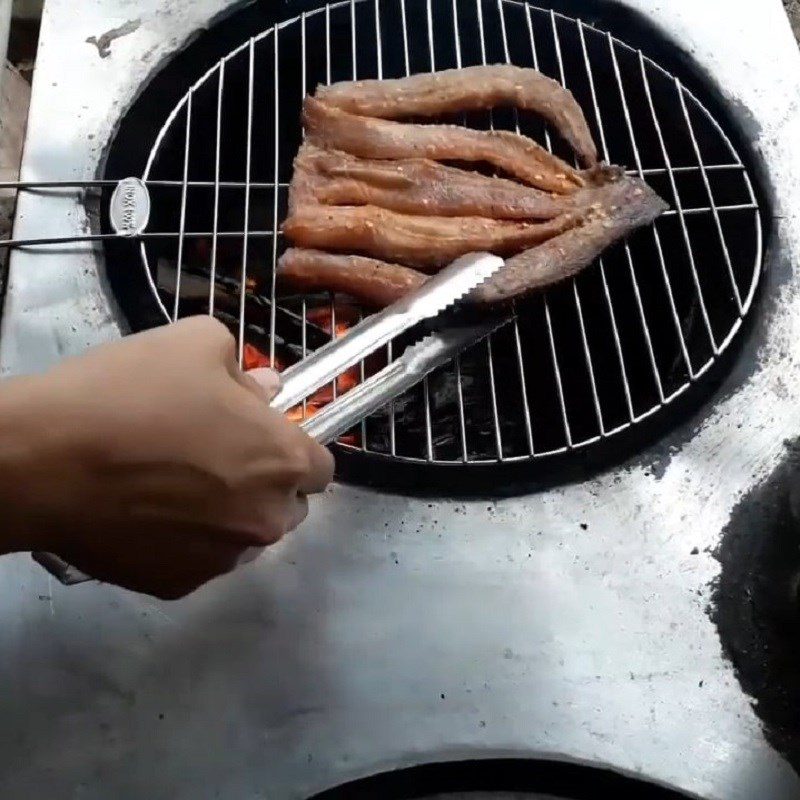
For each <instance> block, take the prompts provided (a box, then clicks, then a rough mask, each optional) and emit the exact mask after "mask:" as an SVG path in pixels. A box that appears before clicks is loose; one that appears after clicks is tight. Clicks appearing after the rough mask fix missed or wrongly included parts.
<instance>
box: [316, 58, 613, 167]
mask: <svg viewBox="0 0 800 800" xmlns="http://www.w3.org/2000/svg"><path fill="white" fill-rule="evenodd" d="M316 97H317V98H318V99H319V100H322V101H323V102H325V103H327V104H328V105H333V106H336V107H337V108H341V109H342V110H343V111H347V112H348V113H350V114H358V115H361V116H364V117H380V118H383V119H402V118H404V117H435V116H439V115H441V114H450V113H457V112H460V111H468V110H473V109H489V108H494V107H496V106H514V107H516V108H522V109H527V110H530V111H534V112H536V113H538V114H540V115H541V116H542V117H544V118H545V119H546V120H547V121H548V122H549V123H551V124H552V125H553V126H554V127H555V128H556V130H557V131H558V132H559V133H560V134H561V136H562V137H563V138H564V139H566V141H567V142H569V144H570V145H571V146H572V148H573V150H574V151H575V153H576V154H577V155H578V157H579V158H580V160H581V162H582V163H583V164H584V165H585V166H592V165H594V164H596V163H597V148H596V146H595V144H594V141H593V140H592V134H591V132H590V131H589V126H588V124H587V122H586V118H585V117H584V115H583V111H582V110H581V107H580V106H579V105H578V103H577V101H576V100H575V98H574V97H573V96H572V93H571V92H570V91H568V90H567V89H565V88H564V87H563V86H562V85H561V84H560V83H557V82H556V81H554V80H552V79H551V78H548V77H547V76H546V75H543V74H542V73H541V72H538V71H537V70H535V69H525V68H522V67H515V66H511V65H510V64H495V65H492V66H478V67H464V68H461V69H451V70H445V71H443V72H434V73H425V74H420V75H412V76H410V77H408V78H400V79H397V80H366V81H343V82H341V83H334V84H333V85H332V86H319V87H318V88H317V92H316Z"/></svg>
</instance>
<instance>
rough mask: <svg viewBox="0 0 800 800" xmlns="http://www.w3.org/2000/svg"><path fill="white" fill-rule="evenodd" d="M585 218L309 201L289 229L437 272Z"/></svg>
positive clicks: (299, 236)
mask: <svg viewBox="0 0 800 800" xmlns="http://www.w3.org/2000/svg"><path fill="white" fill-rule="evenodd" d="M581 219H582V213H578V212H575V213H567V214H561V215H560V216H558V217H556V218H555V219H553V220H548V221H547V222H517V221H508V220H494V219H484V218H483V217H437V216H412V215H409V214H397V213H396V212H394V211H388V210H387V209H385V208H377V207H375V206H315V205H305V206H299V207H298V208H295V210H294V211H293V213H292V214H290V215H289V217H288V219H287V220H286V221H285V222H284V223H283V232H284V234H285V235H286V237H287V238H288V239H289V240H290V241H291V242H292V243H293V244H295V245H297V246H299V247H310V248H317V249H325V250H334V251H340V252H341V251H344V252H351V253H352V252H357V253H362V254H366V255H370V256H375V257H377V258H381V259H386V260H388V261H397V262H399V263H401V264H406V265H408V266H412V267H418V268H419V269H422V270H424V271H425V272H436V271H437V270H438V269H439V268H440V267H442V266H444V265H445V264H449V263H450V262H451V261H453V260H455V259H456V258H458V257H459V256H462V255H464V254H466V253H473V252H478V251H488V252H492V253H496V254H498V255H508V254H511V253H518V252H519V251H520V250H524V249H525V248H528V247H532V246H533V245H535V244H539V243H540V242H543V241H545V240H547V239H550V238H552V237H553V236H557V235H558V234H559V233H563V232H564V231H565V230H568V229H569V228H571V227H574V226H575V225H577V224H578V223H579V222H580V221H581Z"/></svg>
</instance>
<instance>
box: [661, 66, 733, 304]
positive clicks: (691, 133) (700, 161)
mask: <svg viewBox="0 0 800 800" xmlns="http://www.w3.org/2000/svg"><path fill="white" fill-rule="evenodd" d="M675 90H676V91H677V93H678V99H679V100H680V103H681V111H683V118H684V120H685V121H686V128H687V130H688V131H689V137H690V138H691V140H692V149H693V150H694V152H695V155H696V156H697V164H698V166H699V167H700V175H701V176H702V178H703V185H704V186H705V190H706V193H707V194H708V202H709V204H710V206H711V213H712V215H713V217H714V226H715V227H716V229H717V235H718V236H719V242H720V245H721V246H722V254H723V258H724V259H725V268H726V269H727V270H728V277H729V278H730V280H731V287H732V288H733V296H734V298H735V299H736V306H737V308H738V309H739V314H740V315H741V314H742V311H743V310H744V307H743V305H742V296H741V293H740V292H739V285H738V284H737V283H736V277H735V276H734V274H733V264H732V262H731V253H730V250H729V249H728V243H727V241H726V239H725V234H724V232H723V230H722V222H721V220H720V218H719V211H718V210H717V206H716V204H715V202H714V193H713V192H712V191H711V183H710V182H709V180H708V175H707V174H706V170H705V163H704V161H703V156H702V154H701V153H700V145H699V144H698V142H697V136H696V135H695V132H694V125H692V120H691V118H690V117H689V109H688V108H687V107H686V98H685V97H684V94H683V85H682V84H681V82H680V81H679V80H678V79H677V78H675Z"/></svg>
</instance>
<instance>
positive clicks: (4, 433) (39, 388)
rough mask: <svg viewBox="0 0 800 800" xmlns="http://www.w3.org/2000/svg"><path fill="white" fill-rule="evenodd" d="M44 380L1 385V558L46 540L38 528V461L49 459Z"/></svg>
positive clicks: (35, 379)
mask: <svg viewBox="0 0 800 800" xmlns="http://www.w3.org/2000/svg"><path fill="white" fill-rule="evenodd" d="M43 383H44V379H42V378H17V379H12V380H4V381H0V555H4V554H7V553H13V552H20V551H25V550H33V549H36V548H37V547H39V546H40V543H42V541H43V536H42V530H41V529H40V528H39V525H37V516H38V514H37V508H36V499H35V494H36V489H35V481H36V478H37V474H38V473H40V472H41V465H40V463H38V462H41V461H42V460H46V459H47V457H48V456H47V453H46V449H47V448H46V447H45V443H44V435H45V433H44V431H45V429H46V427H47V426H48V424H49V423H50V420H48V418H47V416H48V415H47V414H43V394H44V390H45V387H44V385H43Z"/></svg>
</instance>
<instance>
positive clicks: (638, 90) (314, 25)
mask: <svg viewBox="0 0 800 800" xmlns="http://www.w3.org/2000/svg"><path fill="white" fill-rule="evenodd" d="M498 62H510V63H514V64H517V65H521V66H534V67H537V68H539V69H541V70H543V71H544V72H545V73H547V74H549V75H550V76H551V77H554V78H556V79H557V80H560V81H561V82H562V83H563V84H565V85H566V86H567V87H568V88H570V89H571V90H572V91H573V92H574V93H575V94H576V96H577V97H578V99H579V101H580V102H581V105H582V106H583V107H584V109H585V110H586V113H587V116H588V117H589V121H590V124H591V125H592V128H593V131H594V133H595V137H596V139H597V141H598V143H599V147H600V151H601V155H602V156H603V157H604V158H605V159H606V160H609V161H612V162H615V163H621V164H625V165H628V166H629V167H630V168H631V171H632V172H634V173H635V174H638V175H641V176H642V177H644V178H645V179H646V180H648V181H649V182H650V183H651V185H652V186H653V187H654V188H655V189H656V190H657V191H659V192H660V193H661V195H662V196H663V197H665V198H666V199H667V200H668V201H669V202H670V205H671V208H670V210H669V211H668V212H667V213H666V214H665V215H664V217H663V218H662V219H661V220H660V221H658V222H657V223H656V224H655V225H654V226H653V227H652V228H651V229H650V230H646V231H643V232H641V233H640V234H639V235H637V236H636V237H634V239H633V240H632V241H630V242H629V243H627V244H625V245H624V246H622V247H618V248H616V249H615V250H614V251H613V252H610V253H608V254H607V255H605V256H604V257H603V258H602V259H601V260H600V261H599V262H598V263H597V264H596V265H595V266H594V267H593V268H592V269H590V270H588V271H587V272H586V273H585V274H583V275H580V276H579V277H578V278H576V279H574V280H572V281H570V282H569V283H568V284H567V285H564V286H560V287H558V288H556V289H554V290H552V291H549V292H546V293H544V294H542V295H540V296H537V297H534V298H532V299H530V300H526V301H524V302H521V303H519V304H518V306H517V310H516V311H517V313H516V316H515V319H514V320H513V322H512V323H510V324H509V325H508V326H507V327H506V328H505V329H504V330H502V331H499V332H498V333H496V334H495V335H494V336H493V337H491V338H490V339H488V340H487V341H486V342H485V343H482V344H481V345H479V346H477V347H475V348H474V349H473V350H472V351H470V352H467V353H465V354H464V355H463V356H462V357H461V358H459V359H457V360H456V361H455V363H454V364H453V365H452V366H451V367H448V368H446V369H442V370H440V371H439V372H437V373H435V374H434V375H432V376H431V377H430V378H429V379H427V380H425V382H424V383H423V384H422V386H421V387H420V388H419V389H418V390H415V391H413V392H410V393H409V394H408V395H406V396H404V397H401V398H399V399H398V401H396V402H395V403H394V404H392V406H391V407H390V408H388V409H386V411H385V412H383V413H381V414H380V415H376V416H374V417H372V418H371V419H369V420H367V421H366V422H364V423H363V424H362V425H361V427H360V430H359V431H357V432H356V433H357V436H356V437H355V438H354V437H349V438H348V440H347V443H340V445H339V447H340V448H341V450H342V451H344V452H343V454H344V455H345V456H348V457H349V458H345V459H340V463H344V464H345V465H350V466H355V467H358V466H359V461H362V462H365V463H366V465H367V468H366V469H365V468H364V466H365V464H363V463H362V464H361V469H360V470H357V473H358V474H359V475H361V477H362V478H363V476H364V475H368V476H369V480H370V481H375V480H376V473H375V471H374V469H373V467H374V466H375V463H374V462H375V461H376V460H377V461H378V462H380V463H379V466H383V467H384V469H383V470H382V471H381V472H380V473H379V474H380V475H381V476H382V477H383V478H384V479H389V480H391V479H392V476H393V473H392V472H391V469H390V468H391V467H396V466H403V465H404V466H406V467H407V468H408V467H410V469H406V470H405V472H402V473H399V474H402V475H405V476H406V478H408V477H409V476H410V477H411V479H412V480H416V478H417V477H418V476H419V468H420V467H421V466H427V467H446V468H450V469H449V470H447V473H448V475H449V478H450V479H453V480H457V481H461V479H462V477H461V476H462V475H463V472H462V473H460V474H457V473H453V471H452V468H454V467H455V468H458V467H472V466H476V465H480V466H484V467H486V466H489V467H495V466H496V465H498V464H500V463H501V462H502V463H503V464H505V465H514V464H516V465H518V466H521V467H522V469H521V470H518V474H536V473H531V470H530V469H529V467H530V466H531V465H532V464H534V463H535V462H546V463H548V465H550V464H551V463H552V461H553V460H554V457H557V458H558V457H560V458H561V460H562V461H565V460H566V461H569V460H570V459H572V458H574V454H575V451H580V450H586V449H591V448H596V449H598V450H599V451H600V453H601V454H602V453H603V451H604V450H605V451H608V450H609V449H610V448H609V444H612V445H613V444H614V443H615V442H616V440H617V439H618V438H620V437H619V435H620V434H630V433H631V431H632V430H635V431H636V432H638V431H639V429H641V428H642V427H645V426H644V423H645V422H648V421H650V420H651V419H652V418H654V417H656V418H658V417H660V416H661V415H663V416H664V417H665V418H667V419H671V420H674V418H675V415H668V414H667V413H666V412H667V411H668V410H669V409H671V407H672V406H674V405H675V404H676V401H677V400H678V399H679V398H681V397H682V396H683V395H684V394H686V393H687V392H688V390H689V389H691V388H692V387H693V386H694V385H695V384H698V383H702V379H703V378H704V377H706V376H707V374H708V373H709V372H710V371H712V368H713V367H714V366H715V365H716V364H717V363H718V362H719V360H720V358H721V357H722V356H723V354H724V353H725V351H726V350H727V349H728V347H729V346H730V344H731V343H732V342H733V341H734V339H735V337H736V334H737V333H738V332H739V330H740V328H741V326H742V323H743V321H744V320H745V318H746V317H747V315H748V313H749V311H750V309H751V308H752V305H753V301H754V297H755V295H756V288H757V285H758V280H759V276H760V274H761V269H762V258H763V241H762V239H763V235H762V220H761V210H760V206H759V200H758V197H757V193H756V190H755V189H754V184H753V180H752V178H751V176H750V174H749V171H748V168H747V167H746V166H745V164H744V163H743V161H742V158H741V157H740V155H739V154H738V153H737V150H736V148H735V147H734V145H733V144H732V141H731V138H730V136H729V135H728V134H727V133H726V131H725V129H724V127H723V125H722V124H721V123H720V122H719V121H718V120H717V119H716V118H715V117H714V115H712V113H711V112H710V111H709V110H708V109H707V108H706V106H705V105H704V104H703V102H701V101H700V100H699V99H698V97H697V96H696V94H695V93H693V91H691V90H690V89H689V88H688V87H687V86H686V85H685V83H684V82H683V81H682V80H681V79H680V78H678V77H676V76H674V75H673V74H671V73H670V72H668V71H667V70H666V69H664V68H663V67H661V66H659V64H658V63H657V62H656V61H654V60H653V59H651V58H650V57H648V55H646V54H645V53H644V52H643V51H642V50H640V49H638V48H634V47H632V46H630V45H628V44H626V43H625V42H624V41H622V40H621V39H619V38H617V37H615V36H613V35H612V34H611V33H609V32H608V31H605V30H603V29H602V28H601V27H599V26H595V25H590V24H587V23H585V22H583V21H582V20H581V19H579V18H575V17H572V16H568V15H566V14H562V13H557V12H555V11H554V10H552V9H549V10H548V9H545V8H542V7H539V6H536V5H532V4H527V3H521V2H517V0H467V1H466V2H461V1H460V0H459V2H455V1H453V2H446V3H437V4H434V3H432V2H431V0H428V2H425V0H342V2H338V3H330V4H324V5H319V6H318V7H316V8H312V9H310V10H307V11H303V12H302V13H300V14H297V15H296V16H292V17H290V18H288V19H284V20H281V21H279V22H277V23H275V24H274V25H272V26H270V27H267V28H266V29H265V30H263V31H261V32H259V33H257V34H256V35H254V36H252V37H251V38H249V39H247V40H245V41H244V42H242V43H241V44H240V45H239V46H238V47H236V48H234V49H233V50H232V51H231V52H229V53H227V54H225V55H224V56H223V57H222V58H221V59H219V60H218V61H217V62H216V63H214V64H213V65H212V66H211V67H210V68H209V69H208V70H207V71H206V72H205V73H204V74H203V75H202V76H201V77H200V78H199V79H198V80H196V81H195V82H194V83H193V84H192V85H191V86H190V87H189V89H188V91H187V92H186V93H185V94H184V95H183V96H182V97H181V98H180V99H179V101H178V102H177V103H176V104H175V106H174V108H172V110H171V111H170V113H169V114H168V115H167V117H166V121H165V122H164V124H163V127H162V128H161V129H160V130H159V132H158V134H157V136H156V137H155V143H154V145H153V147H152V150H150V152H149V153H148V154H147V158H146V163H145V165H144V169H143V171H142V173H141V177H142V179H143V180H144V181H145V183H146V184H147V185H148V186H149V187H150V190H151V192H152V193H153V203H154V208H153V224H152V225H151V226H150V233H149V234H148V236H147V237H146V238H145V239H143V240H142V242H141V245H140V256H141V261H142V264H143V266H144V270H145V277H146V280H147V284H148V287H149V290H150V293H151V302H152V303H155V304H156V306H157V315H159V316H160V317H161V319H162V320H174V319H177V318H178V317H179V316H181V315H183V314H186V313H199V312H202V313H212V314H214V313H217V314H218V315H220V316H221V318H222V319H224V320H225V321H227V322H228V323H229V324H230V325H231V327H232V329H233V330H234V331H235V332H236V334H237V337H238V341H239V357H240V359H242V357H243V350H244V345H245V342H247V341H251V342H256V343H259V344H260V345H261V347H262V348H264V349H265V350H267V351H268V353H269V355H270V356H271V357H272V358H274V357H275V354H276V343H277V345H278V346H279V347H280V346H281V345H282V344H286V343H287V342H286V337H285V334H284V335H283V336H281V333H282V332H281V330H280V328H281V325H280V322H279V321H278V322H277V323H276V318H278V317H279V316H280V315H287V314H288V315H290V316H293V317H294V318H295V320H297V321H298V325H299V328H300V330H298V329H297V327H296V328H295V329H294V332H293V336H292V335H290V336H289V341H288V344H289V345H290V346H293V347H294V348H295V349H297V348H301V349H302V352H306V350H305V348H306V347H307V343H308V338H307V335H306V331H305V330H302V328H304V327H305V324H306V322H305V321H306V314H307V310H308V303H309V300H308V298H282V297H280V296H276V286H275V279H274V264H275V261H276V259H277V257H278V256H279V255H280V253H281V252H282V250H283V248H284V242H283V240H282V236H281V234H280V223H281V221H282V219H283V217H284V214H285V208H286V194H287V187H288V182H289V181H290V180H291V174H292V159H293V157H294V155H295V153H296V151H297V147H298V145H299V142H300V139H301V130H300V122H299V120H300V106H301V101H302V98H303V97H304V96H305V94H306V93H309V92H313V90H314V88H315V86H316V85H317V84H318V83H330V82H332V81H336V80H343V79H351V78H375V77H378V78H380V77H398V76H402V75H407V74H410V73H412V72H418V71H426V70H437V69H446V68H451V67H458V66H462V65H472V64H486V63H498ZM141 102H144V103H147V92H145V97H144V98H143V100H142V101H141ZM664 120H668V121H669V124H664ZM465 122H467V123H468V124H471V125H474V126H479V127H490V126H491V127H504V128H509V129H512V130H517V131H520V130H521V131H522V132H524V133H526V134H528V135H532V136H534V137H535V138H538V139H539V140H540V141H541V142H542V143H543V144H545V145H546V146H548V147H550V148H551V149H553V147H555V148H556V149H557V150H558V152H559V153H560V154H561V155H566V153H564V151H563V148H562V146H561V144H560V143H558V142H556V141H554V140H553V138H552V137H551V135H550V132H549V131H547V130H546V129H545V128H543V127H542V126H541V125H539V124H538V123H537V121H536V120H534V119H533V118H531V117H529V116H527V115H520V114H517V113H514V112H504V111H495V112H494V113H491V114H488V113H487V114H471V115H470V118H469V119H468V120H465ZM123 134H124V131H123ZM116 147H117V148H120V149H122V150H123V151H124V150H127V148H128V147H129V141H128V138H127V137H126V136H125V135H121V136H120V137H118V143H117V145H116ZM112 159H113V155H112ZM198 242H203V243H204V247H205V251H204V252H203V254H202V257H198V256H197V254H196V253H192V252H191V251H192V248H193V247H194V248H196V247H197V246H198V245H197V243H198ZM223 250H224V251H225V252H226V256H225V259H224V260H225V261H226V270H227V271H226V274H225V275H224V276H223V275H222V274H221V269H220V261H221V260H222V259H221V255H220V254H221V252H222V251H223ZM164 265H168V266H169V267H171V269H170V277H169V280H168V281H165V279H164V270H163V267H164ZM176 265H177V270H175V266H176ZM126 269H130V267H127V266H126ZM175 271H176V273H177V274H173V272H175ZM186 273H194V274H192V277H191V280H192V291H191V294H192V295H193V297H192V299H190V301H189V302H185V301H182V299H181V295H182V293H184V294H186V291H185V290H186V285H185V274H186ZM220 278H224V279H225V281H224V283H223V284H221V283H220ZM198 279H199V280H200V281H201V284H200V285H198ZM203 280H205V282H206V289H205V292H204V291H203V288H202V281H203ZM248 281H254V282H255V284H256V286H257V289H256V290H255V293H256V294H257V295H260V299H261V302H260V303H258V304H257V303H256V299H255V298H253V299H249V300H248V299H247V297H248V293H247V292H246V291H245V290H244V287H245V286H247V285H248ZM165 283H166V286H165ZM220 292H222V293H223V295H224V296H226V297H227V301H228V308H227V310H226V311H221V309H220V307H219V303H217V302H215V298H216V297H217V296H219V294H220ZM204 293H205V301H204V300H203V294H204ZM122 302H123V305H124V304H125V297H124V296H123V297H122ZM314 302H315V304H317V305H319V303H320V299H319V298H316V299H315V300H314ZM330 303H331V312H332V314H333V315H334V316H335V308H334V306H333V298H331V299H330ZM395 352H397V348H395ZM301 355H302V353H301ZM388 356H389V357H390V358H391V357H392V348H391V347H390V348H389V352H388ZM362 368H363V365H362ZM658 422H659V423H660V422H661V420H660V419H659V420H658ZM630 438H631V437H630V436H629V440H630ZM634 441H635V440H634ZM638 444H641V438H640V439H639V441H638ZM387 468H389V469H387ZM526 468H528V469H527V473H526V472H525V469H526ZM350 474H352V470H351V471H350ZM397 474H398V473H394V476H395V477H397ZM539 474H541V473H539ZM483 480H484V478H483V477H481V478H480V481H483Z"/></svg>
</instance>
